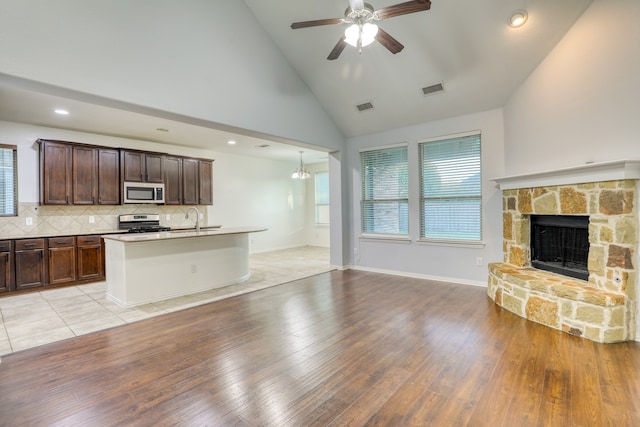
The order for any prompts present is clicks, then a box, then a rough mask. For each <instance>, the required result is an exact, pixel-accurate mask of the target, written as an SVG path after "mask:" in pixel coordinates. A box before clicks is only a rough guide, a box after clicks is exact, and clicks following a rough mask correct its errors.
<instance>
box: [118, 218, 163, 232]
mask: <svg viewBox="0 0 640 427" xmlns="http://www.w3.org/2000/svg"><path fill="white" fill-rule="evenodd" d="M118 228H119V229H120V230H127V231H128V232H129V233H157V232H159V231H170V230H171V228H169V227H164V226H162V225H160V215H158V214H126V215H120V216H119V217H118Z"/></svg>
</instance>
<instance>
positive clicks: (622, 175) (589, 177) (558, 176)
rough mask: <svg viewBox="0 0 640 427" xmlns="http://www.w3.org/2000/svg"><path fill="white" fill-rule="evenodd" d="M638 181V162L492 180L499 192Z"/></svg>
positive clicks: (631, 161)
mask: <svg viewBox="0 0 640 427" xmlns="http://www.w3.org/2000/svg"><path fill="white" fill-rule="evenodd" d="M624 179H640V160H616V161H611V162H602V163H587V164H584V165H580V166H573V167H570V168H564V169H556V170H551V171H545V172H534V173H527V174H522V175H513V176H505V177H501V178H492V179H491V181H494V182H497V183H498V185H499V186H500V190H514V189H517V188H533V187H549V186H554V185H570V184H583V183H586V182H603V181H618V180H624Z"/></svg>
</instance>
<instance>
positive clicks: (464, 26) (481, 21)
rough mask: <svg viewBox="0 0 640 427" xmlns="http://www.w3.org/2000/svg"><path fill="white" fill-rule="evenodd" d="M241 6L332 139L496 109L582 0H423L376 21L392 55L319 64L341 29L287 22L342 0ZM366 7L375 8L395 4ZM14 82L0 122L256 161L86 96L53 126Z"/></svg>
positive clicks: (176, 124) (6, 88)
mask: <svg viewBox="0 0 640 427" xmlns="http://www.w3.org/2000/svg"><path fill="white" fill-rule="evenodd" d="M244 2H245V3H246V5H247V6H248V8H249V9H250V10H251V12H252V13H253V14H254V15H255V17H256V19H257V21H258V22H259V24H260V25H262V27H263V28H264V30H265V31H266V33H267V35H268V36H269V37H271V39H272V40H273V42H274V43H275V44H276V46H277V47H278V48H279V49H280V50H281V52H282V53H283V55H284V57H285V58H286V60H287V61H288V62H289V63H290V64H291V65H292V66H293V67H294V69H295V70H296V71H297V72H298V74H299V75H300V77H301V78H302V80H303V81H304V82H305V83H306V84H307V85H308V87H309V88H310V89H311V91H312V92H313V93H314V95H315V96H316V97H317V99H318V100H319V102H320V104H321V105H322V106H323V108H324V109H325V110H326V111H327V112H328V114H329V115H330V116H331V117H332V118H333V120H334V121H335V123H336V125H337V126H338V128H339V129H340V130H341V131H342V133H343V134H344V135H345V136H346V137H353V136H359V135H366V134H370V133H375V132H379V131H383V130H389V129H394V128H399V127H403V126H408V125H412V124H418V123H424V122H428V121H432V120H437V119H442V118H446V117H454V116H459V115H462V114H466V113H471V112H477V111H484V110H488V109H492V108H498V107H501V106H503V105H505V103H506V102H507V101H508V99H509V97H510V96H511V94H513V92H514V91H515V90H516V89H517V88H518V86H519V85H520V84H521V83H522V82H523V81H524V80H525V79H526V78H527V77H528V76H529V74H530V73H531V72H532V71H533V70H534V69H535V67H536V66H537V65H538V64H539V63H540V62H541V61H542V60H543V59H544V57H545V56H546V55H547V54H548V53H549V52H550V51H551V50H552V49H553V47H554V46H555V45H556V44H557V43H558V42H559V41H560V40H561V39H562V37H563V36H564V34H566V32H567V31H568V30H569V28H570V27H571V26H572V25H573V23H574V22H575V21H576V20H577V19H578V18H579V16H580V15H581V14H582V13H583V12H584V10H585V9H586V8H587V7H588V6H589V5H590V4H591V2H592V0H562V1H551V0H483V1H478V0H456V1H452V0H432V5H431V9H430V10H428V11H422V12H418V13H413V14H409V15H402V16H396V17H393V18H389V19H384V20H382V21H379V22H378V24H379V26H380V28H382V29H384V31H386V32H387V33H389V34H390V35H391V36H393V37H394V38H395V39H397V40H398V41H399V42H400V43H402V44H403V45H404V49H403V50H402V51H401V52H399V53H397V54H395V55H394V54H391V53H390V52H389V51H388V50H387V49H385V48H384V47H383V46H382V45H380V44H379V43H375V42H374V43H373V44H371V45H369V46H366V47H364V48H362V52H361V53H358V51H357V49H356V48H353V47H351V46H347V47H346V48H345V49H344V51H343V52H342V54H341V55H340V57H339V58H337V59H336V60H333V61H329V60H327V59H326V58H327V55H328V54H329V52H330V51H331V49H332V48H333V47H334V45H335V44H336V42H338V40H339V39H340V38H341V37H342V34H343V32H344V29H345V27H346V25H345V24H337V25H325V26H318V27H311V28H304V29H297V30H292V29H291V28H290V25H291V23H293V22H298V21H307V20H315V19H323V18H342V17H343V16H344V12H345V9H346V8H347V6H348V5H349V3H348V0H269V1H264V0H244ZM368 2H369V3H371V5H372V7H374V8H375V9H380V8H382V7H387V6H390V5H393V4H396V3H398V2H399V1H398V0H369V1H368ZM517 9H526V10H527V12H528V21H527V22H526V24H525V25H524V26H523V27H521V28H510V27H509V26H508V25H507V20H508V18H509V17H510V15H511V14H512V12H513V11H514V10H517ZM14 83H15V82H14V81H12V79H6V78H4V79H3V78H0V120H8V121H16V122H24V123H30V124H38V125H43V126H52V127H64V128H68V129H71V130H81V131H88V132H95V133H101V134H109V135H115V136H122V137H129V138H135V139H145V140H150V141H157V142H168V143H174V142H176V141H180V143H181V144H185V145H190V146H194V147H202V146H205V145H204V144H205V141H206V143H207V144H209V143H210V141H211V140H212V139H213V138H212V135H213V134H214V133H215V134H216V139H219V140H223V139H224V140H225V141H226V139H230V138H234V137H235V138H236V139H239V140H241V141H246V144H245V145H246V147H250V148H251V149H252V150H253V151H250V152H247V153H245V154H253V155H258V156H260V155H262V154H261V153H260V152H256V151H255V148H256V147H257V146H259V145H260V144H261V141H264V140H263V139H262V136H260V135H247V134H242V133H235V132H234V131H233V130H232V129H231V130H230V129H211V128H209V127H203V126H198V124H197V123H195V124H194V123H193V122H191V123H189V120H182V118H180V117H175V118H171V119H167V118H163V119H161V120H160V119H158V117H155V116H154V115H153V112H152V111H127V110H126V109H121V108H119V107H118V105H107V106H105V105H98V104H96V103H93V102H91V99H75V100H73V102H74V108H77V109H78V110H81V111H83V114H79V115H76V117H75V118H74V119H72V120H69V121H68V122H67V123H66V124H62V125H61V124H60V122H53V121H52V120H55V119H53V118H51V116H50V115H47V116H44V115H41V116H38V114H36V113H34V112H35V111H37V108H35V107H36V106H39V107H41V106H42V105H43V104H46V105H51V106H53V105H55V104H56V101H57V99H59V98H60V95H59V94H56V93H51V91H49V93H45V92H43V91H40V90H39V89H38V88H37V87H25V86H24V85H23V86H20V85H15V84H14ZM435 84H442V85H443V87H444V90H443V91H441V92H438V93H434V94H430V95H425V94H424V93H423V90H422V88H424V87H427V86H431V85H435ZM67 101H68V99H67ZM367 102H368V103H371V104H372V105H373V107H374V108H373V109H370V110H366V111H362V112H360V111H359V110H358V109H357V108H356V106H357V105H359V104H363V103H367ZM151 122H153V125H151ZM142 124H144V125H145V126H144V129H149V128H153V129H155V128H162V127H171V128H172V133H171V135H160V134H158V133H154V134H149V133H145V132H146V131H143V130H141V129H142V128H143V126H141V125H142ZM174 129H175V130H174ZM267 142H268V143H269V144H273V145H275V146H277V147H278V150H271V151H270V153H272V154H273V155H272V156H271V157H276V158H282V159H288V160H295V159H296V158H297V156H298V154H297V151H298V150H299V148H298V147H289V146H287V145H286V144H284V145H283V144H281V143H282V142H285V143H286V141H267ZM209 148H210V147H209ZM214 149H216V150H219V151H225V150H227V149H228V147H223V146H222V145H220V146H219V147H215V148H214ZM274 153H275V154H274ZM265 156H266V152H265Z"/></svg>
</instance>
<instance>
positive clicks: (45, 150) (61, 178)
mask: <svg viewBox="0 0 640 427" xmlns="http://www.w3.org/2000/svg"><path fill="white" fill-rule="evenodd" d="M39 142H40V203H41V204H44V205H68V204H70V203H71V188H72V184H71V182H72V167H71V164H72V146H71V145H69V144H65V143H61V142H56V141H45V140H40V141H39Z"/></svg>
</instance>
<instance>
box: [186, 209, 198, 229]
mask: <svg viewBox="0 0 640 427" xmlns="http://www.w3.org/2000/svg"><path fill="white" fill-rule="evenodd" d="M192 209H193V210H194V211H196V232H197V233H199V232H200V211H199V210H198V208H195V207H193V206H192V207H190V208H189V209H187V213H185V214H184V219H189V212H191V210H192Z"/></svg>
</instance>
